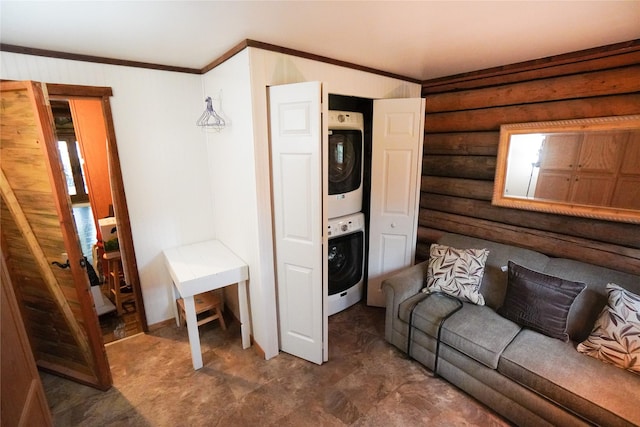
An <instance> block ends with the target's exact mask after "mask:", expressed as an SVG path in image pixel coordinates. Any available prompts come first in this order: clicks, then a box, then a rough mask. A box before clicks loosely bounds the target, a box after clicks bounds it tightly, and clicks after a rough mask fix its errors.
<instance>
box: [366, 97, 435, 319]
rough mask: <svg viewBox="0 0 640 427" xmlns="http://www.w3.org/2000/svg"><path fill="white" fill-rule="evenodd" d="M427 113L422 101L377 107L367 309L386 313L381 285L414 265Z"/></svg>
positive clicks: (394, 101)
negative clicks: (380, 310)
mask: <svg viewBox="0 0 640 427" xmlns="http://www.w3.org/2000/svg"><path fill="white" fill-rule="evenodd" d="M424 108H425V101H424V99H420V98H415V99H413V98H409V99H380V100H375V101H374V103H373V144H372V158H371V210H370V221H369V276H368V285H367V304H368V305H373V306H378V307H383V306H384V305H385V298H384V294H383V292H382V289H381V285H382V281H383V280H384V279H385V278H387V277H389V276H390V275H391V274H393V273H395V272H397V271H398V270H400V269H402V268H405V267H408V266H410V265H412V264H413V262H414V258H415V250H416V238H417V227H418V208H419V200H420V198H419V193H420V176H421V174H420V172H421V170H422V169H421V167H420V166H421V164H422V143H423V140H424Z"/></svg>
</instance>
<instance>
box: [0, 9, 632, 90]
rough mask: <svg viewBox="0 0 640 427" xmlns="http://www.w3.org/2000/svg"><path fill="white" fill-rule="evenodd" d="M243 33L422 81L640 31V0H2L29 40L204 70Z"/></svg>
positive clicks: (0, 21)
mask: <svg viewBox="0 0 640 427" xmlns="http://www.w3.org/2000/svg"><path fill="white" fill-rule="evenodd" d="M244 39H253V40H257V41H260V42H265V43H270V44H275V45H278V46H283V47H287V48H290V49H295V50H301V51H304V52H308V53H311V54H315V55H320V56H326V57H330V58H333V59H337V60H341V61H346V62H351V63H355V64H358V65H363V66H366V67H371V68H375V69H378V70H382V71H386V72H391V73H395V74H399V75H402V76H406V77H410V78H413V79H418V80H427V79H432V78H436V77H442V76H449V75H454V74H459V73H464V72H469V71H474V70H480V69H485V68H490V67H495V66H501V65H507V64H512V63H516V62H521V61H526V60H531V59H537V58H543V57H547V56H552V55H558V54H562V53H567V52H574V51H578V50H583V49H588V48H592V47H598V46H604V45H608V44H613V43H618V42H623V41H628V40H634V39H640V0H631V1H557V0H556V1H407V2H405V1H83V2H79V1H76V2H70V1H44V2H37V1H5V0H2V1H1V2H0V41H1V42H2V43H4V44H12V45H18V46H23V47H30V48H38V49H48V50H54V51H62V52H69V53H75V54H83V55H92V56H100V57H106V58H112V59H124V60H130V61H140V62H149V63H155V64H162V65H170V66H179V67H188V68H197V69H200V68H203V67H204V66H206V65H207V64H209V63H210V62H212V61H213V60H214V59H216V58H218V57H220V56H221V55H222V54H223V53H225V52H226V51H228V50H229V49H230V48H232V47H234V46H235V45H237V44H238V43H240V42H241V41H243V40H244Z"/></svg>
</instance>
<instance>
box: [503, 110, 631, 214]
mask: <svg viewBox="0 0 640 427" xmlns="http://www.w3.org/2000/svg"><path fill="white" fill-rule="evenodd" d="M492 203H493V204H494V205H496V206H503V207H510V208H517V209H528V210H535V211H542V212H551V213H556V214H562V215H576V216H584V217H589V218H598V219H605V220H611V221H624V222H632V223H640V115H633V116H614V117H600V118H594V119H584V120H564V121H557V122H537V123H518V124H508V125H503V126H501V127H500V143H499V146H498V161H497V165H496V176H495V184H494V191H493V200H492Z"/></svg>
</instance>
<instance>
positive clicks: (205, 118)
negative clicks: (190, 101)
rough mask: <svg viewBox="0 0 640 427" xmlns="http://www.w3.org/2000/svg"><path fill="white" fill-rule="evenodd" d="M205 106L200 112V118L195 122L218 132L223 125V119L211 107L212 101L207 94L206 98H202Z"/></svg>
mask: <svg viewBox="0 0 640 427" xmlns="http://www.w3.org/2000/svg"><path fill="white" fill-rule="evenodd" d="M204 102H205V104H206V106H207V108H205V110H204V111H203V112H202V115H200V118H199V119H198V121H197V122H196V125H198V126H200V127H203V128H206V129H213V130H215V131H217V132H220V130H221V129H223V128H224V127H225V124H226V123H225V121H224V119H223V118H222V117H220V115H219V114H218V113H216V111H215V110H214V109H213V101H212V100H211V97H210V96H207V99H205V100H204Z"/></svg>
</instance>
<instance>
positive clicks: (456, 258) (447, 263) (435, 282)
mask: <svg viewBox="0 0 640 427" xmlns="http://www.w3.org/2000/svg"><path fill="white" fill-rule="evenodd" d="M488 255H489V251H488V250H487V249H455V248H452V247H449V246H445V245H438V244H433V245H431V250H430V252H429V267H428V269H427V287H426V288H425V289H423V292H434V291H441V292H444V293H447V294H449V295H453V296H455V297H458V298H460V299H461V300H463V301H468V302H471V303H474V304H477V305H484V297H483V296H482V294H481V293H480V292H479V290H480V284H481V282H482V276H483V274H484V264H485V262H486V261H487V256H488Z"/></svg>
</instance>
